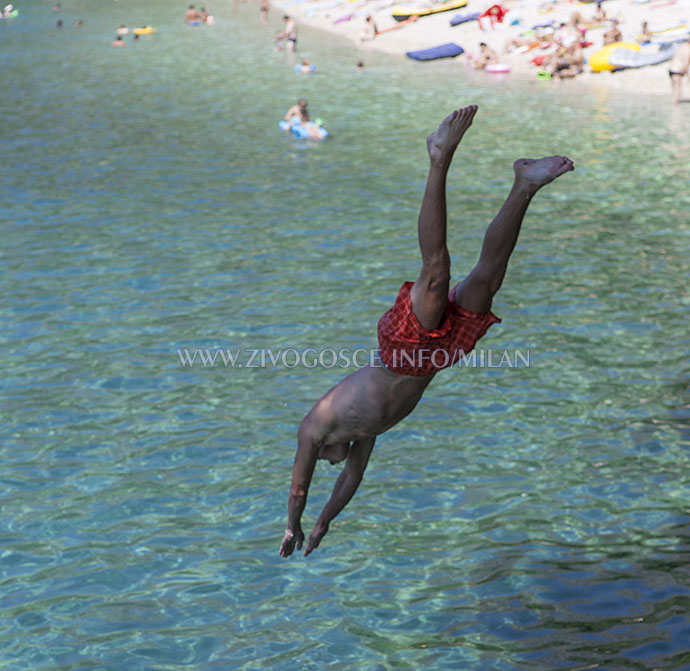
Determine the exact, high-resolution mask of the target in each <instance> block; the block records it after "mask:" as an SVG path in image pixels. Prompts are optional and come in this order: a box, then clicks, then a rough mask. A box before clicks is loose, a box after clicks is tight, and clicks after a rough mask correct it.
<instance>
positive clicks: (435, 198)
mask: <svg viewBox="0 0 690 671" xmlns="http://www.w3.org/2000/svg"><path fill="white" fill-rule="evenodd" d="M476 111H477V107H476V105H470V106H468V107H465V108H462V109H459V110H456V111H454V112H453V113H452V114H450V115H449V116H448V117H447V118H446V119H444V120H443V122H441V124H440V126H439V128H438V129H437V130H436V131H435V132H434V133H432V134H431V135H430V136H429V137H428V138H427V149H428V151H429V159H430V168H429V177H428V179H427V186H426V191H425V194H424V199H423V201H422V207H421V210H420V214H419V223H418V226H419V243H420V248H421V252H422V261H423V264H422V270H421V273H420V276H419V278H418V279H417V281H416V282H415V283H414V285H413V286H412V287H411V289H410V288H409V287H407V286H405V285H403V289H401V293H400V295H399V297H398V300H397V301H396V305H395V306H394V308H392V309H391V311H389V313H392V312H393V310H394V309H395V308H398V309H399V310H404V309H405V306H407V309H408V310H411V311H412V312H413V313H414V314H413V315H412V314H409V315H408V320H409V322H410V324H411V325H412V327H413V328H416V329H417V330H418V331H419V332H420V333H421V334H422V335H423V336H427V335H428V336H429V337H431V338H435V337H437V336H440V335H441V334H445V335H446V336H448V335H452V334H451V333H449V332H448V328H445V325H446V322H449V320H448V314H449V313H452V316H453V318H454V319H459V320H460V322H453V323H456V324H457V323H461V322H462V319H465V320H466V321H470V320H472V319H476V320H486V321H487V323H488V324H489V325H490V323H492V321H493V322H495V321H498V320H497V319H496V318H495V317H494V318H493V320H489V319H488V318H487V317H486V316H487V315H491V313H490V308H491V301H492V298H493V295H494V294H495V293H496V291H498V288H499V287H500V285H501V282H502V280H503V276H504V274H505V271H506V266H507V263H508V258H509V256H510V254H511V252H512V250H513V248H514V246H515V243H516V241H517V236H518V233H519V229H520V224H521V222H522V218H523V216H524V214H525V211H526V210H527V206H528V204H529V202H530V200H531V198H532V196H533V195H534V194H535V193H536V192H537V190H538V189H539V188H541V187H542V186H544V185H545V184H548V183H549V182H551V181H552V180H554V179H555V178H556V177H558V176H559V175H562V174H563V173H565V172H567V171H569V170H572V169H573V164H572V162H571V161H570V160H569V159H567V158H565V157H563V156H551V157H547V158H543V159H539V160H533V159H518V160H517V161H515V163H514V164H513V167H514V171H515V183H514V185H513V188H512V190H511V192H510V194H509V196H508V199H507V200H506V202H505V204H504V205H503V207H502V208H501V210H500V211H499V213H498V215H497V216H496V218H495V219H494V221H493V222H492V223H491V225H490V226H489V228H488V229H487V233H486V237H485V240H484V245H483V248H482V253H481V255H480V259H479V262H478V263H477V265H476V266H475V268H474V269H473V270H472V271H471V272H470V273H469V275H468V276H467V277H466V278H465V279H464V280H463V281H462V282H460V283H458V284H457V285H456V286H455V287H454V288H453V290H452V291H451V292H450V295H449V292H448V287H449V279H450V257H449V255H448V251H447V248H446V204H445V179H446V174H447V172H448V168H449V167H450V164H451V161H452V159H453V155H454V152H455V149H456V147H457V145H458V143H459V142H460V140H461V139H462V137H463V135H464V133H465V132H466V131H467V129H468V128H469V127H470V126H471V124H472V120H473V119H474V115H475V113H476ZM451 297H452V298H451ZM401 306H402V307H401ZM389 313H386V315H388V314H389ZM386 315H384V317H383V318H382V322H381V323H383V321H384V319H385V318H386ZM398 316H399V315H398V313H396V314H395V318H396V319H397V318H398ZM491 317H493V315H491ZM381 323H380V325H379V326H380V327H381ZM396 324H397V322H396ZM410 324H408V326H409V325H410ZM485 330H486V329H485V328H484V330H481V329H480V331H481V335H483V333H484V331H485ZM381 333H382V331H381V328H380V330H379V337H380V342H381ZM481 335H479V336H478V337H481ZM477 339H478V338H477ZM439 342H440V341H439ZM471 346H474V343H473V342H472V343H471ZM389 349H390V348H389ZM382 352H383V349H382ZM388 354H389V355H390V351H388ZM393 361H395V356H394V357H393ZM389 363H391V360H390V358H389ZM393 367H394V364H392V365H389V366H388V367H378V366H367V367H365V368H362V369H360V370H357V371H356V372H354V373H352V374H351V375H348V376H347V377H346V378H345V379H344V380H342V381H341V382H340V383H338V384H337V385H336V386H335V387H333V388H332V389H330V390H329V391H328V392H327V393H326V394H325V395H324V396H323V397H322V398H321V399H319V401H317V403H316V404H315V405H314V407H313V408H312V410H311V411H310V412H309V414H308V415H307V416H306V417H305V418H304V419H303V420H302V423H301V424H300V428H299V432H298V447H297V454H296V456H295V464H294V469H293V478H292V484H291V487H290V495H289V499H288V521H287V525H286V530H285V534H284V536H283V540H282V543H281V546H280V555H281V556H283V557H289V556H290V555H291V554H292V552H293V551H294V549H295V547H297V549H298V550H299V549H301V547H302V543H303V541H304V533H303V532H302V528H301V516H302V512H303V510H304V507H305V505H306V500H307V492H308V489H309V485H310V482H311V478H312V474H313V472H314V467H315V465H316V461H317V459H327V460H329V461H330V462H331V463H338V462H340V461H343V460H345V459H347V461H346V464H345V468H344V469H343V471H342V472H341V474H340V476H339V477H338V480H337V482H336V485H335V487H334V490H333V493H332V495H331V498H330V499H329V501H328V502H327V503H326V505H325V506H324V509H323V510H322V512H321V515H320V516H319V518H318V520H317V522H316V525H315V527H314V530H313V531H312V533H311V535H310V536H309V541H308V543H307V547H306V549H305V552H304V554H305V555H307V554H309V553H310V552H312V551H313V550H314V549H315V548H316V547H318V545H319V543H320V542H321V540H322V539H323V537H324V536H325V535H326V533H327V531H328V527H329V524H330V522H331V520H332V519H333V518H334V517H335V516H336V515H337V514H338V513H339V512H340V511H341V510H342V508H343V507H344V506H345V505H346V504H347V503H348V502H349V500H350V499H351V498H352V496H353V495H354V493H355V491H356V489H357V487H358V485H359V483H360V481H361V479H362V475H363V473H364V469H365V468H366V466H367V463H368V460H369V456H370V454H371V451H372V449H373V447H374V442H375V440H376V437H377V436H378V435H380V434H381V433H384V432H385V431H387V430H388V429H390V428H391V427H393V426H395V425H396V424H397V423H398V422H400V421H401V420H402V419H404V418H405V417H406V416H407V415H409V414H410V413H411V412H412V410H414V408H415V407H416V405H417V403H418V402H419V400H420V399H421V397H422V394H423V393H424V391H425V389H426V388H427V387H428V385H429V383H430V382H431V380H432V379H433V377H434V375H435V370H431V372H429V373H428V374H426V370H424V371H422V373H424V374H421V373H420V371H418V370H411V371H408V374H400V373H398V372H394V370H393ZM427 368H428V366H427Z"/></svg>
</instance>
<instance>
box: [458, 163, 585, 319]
mask: <svg viewBox="0 0 690 671" xmlns="http://www.w3.org/2000/svg"><path fill="white" fill-rule="evenodd" d="M513 169H514V170H515V182H514V184H513V188H512V189H511V191H510V194H509V195H508V198H507V199H506V201H505V203H503V206H502V207H501V209H500V210H499V212H498V214H497V215H496V217H495V219H494V220H493V221H492V222H491V224H490V225H489V228H487V230H486V234H485V235H484V244H483V245H482V251H481V254H480V256H479V262H478V263H477V265H476V266H475V267H474V268H473V269H472V271H471V272H470V274H469V275H468V276H467V277H466V278H465V279H464V280H463V281H462V282H460V283H458V284H457V285H456V286H455V288H454V298H455V302H456V303H457V304H458V305H460V306H461V307H463V308H465V309H466V310H472V311H473V312H488V310H490V309H491V300H492V299H493V297H494V294H495V293H496V292H497V291H498V290H499V289H500V287H501V283H502V282H503V277H504V276H505V274H506V269H507V267H508V259H509V258H510V255H511V253H512V251H513V249H514V248H515V243H516V242H517V239H518V234H519V233H520V225H521V224H522V219H523V217H524V216H525V212H527V207H528V206H529V204H530V202H531V200H532V198H533V196H534V194H535V193H536V192H537V191H538V190H539V189H540V188H541V187H542V186H544V185H545V184H548V183H549V182H551V181H553V180H554V179H556V177H559V176H560V175H562V174H563V173H565V172H568V171H569V170H573V169H574V167H573V162H572V161H571V160H570V159H569V158H566V157H565V156H549V157H547V158H541V159H538V160H535V159H530V158H520V159H518V160H517V161H515V163H514V164H513Z"/></svg>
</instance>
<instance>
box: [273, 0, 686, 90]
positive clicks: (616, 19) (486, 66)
mask: <svg viewBox="0 0 690 671" xmlns="http://www.w3.org/2000/svg"><path fill="white" fill-rule="evenodd" d="M393 2H394V0H282V1H280V0H275V1H274V6H275V7H276V9H278V11H280V12H281V14H284V13H289V14H290V16H291V21H292V20H293V18H295V19H296V20H297V22H298V23H302V22H304V23H306V24H309V25H313V26H315V27H318V28H321V29H325V30H328V31H332V32H337V33H339V34H341V35H342V36H344V37H346V38H348V39H351V40H352V41H353V42H355V43H356V45H357V49H358V50H360V51H362V52H366V51H368V50H374V51H383V52H387V53H396V54H401V55H402V54H407V55H409V56H410V57H413V58H419V59H420V60H432V59H434V58H444V57H454V58H456V60H458V61H459V62H460V63H462V64H463V65H464V66H465V67H467V68H469V69H474V70H486V71H487V72H488V73H490V74H492V75H494V76H495V75H497V74H501V75H503V76H506V75H507V73H509V72H513V73H519V74H521V75H525V74H527V75H529V76H534V77H537V78H538V79H540V80H549V79H553V80H564V79H574V78H580V79H587V78H588V77H589V76H590V75H593V74H601V73H614V74H615V75H616V76H615V77H613V78H608V77H606V76H603V77H599V78H598V82H599V83H604V80H605V84H607V85H609V86H611V87H612V88H628V89H629V90H631V91H638V92H639V91H644V92H646V93H663V94H664V95H667V96H669V97H671V99H672V101H673V102H678V101H679V100H680V98H681V85H682V80H683V78H684V77H687V75H688V69H689V65H690V41H689V40H690V0H645V1H642V2H641V1H640V0H601V1H599V2H574V1H572V0H549V1H547V2H544V1H537V0H509V1H507V2H505V3H500V4H497V3H492V2H491V0H483V1H481V2H480V1H478V0H457V1H456V2H453V1H452V0H451V1H449V2H445V3H443V2H435V3H434V2H426V1H425V0H409V3H410V4H409V5H407V6H404V5H399V4H397V5H394V4H393ZM671 92H672V95H671Z"/></svg>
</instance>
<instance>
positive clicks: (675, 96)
mask: <svg viewBox="0 0 690 671" xmlns="http://www.w3.org/2000/svg"><path fill="white" fill-rule="evenodd" d="M682 85H683V75H678V74H675V73H674V74H672V75H671V103H672V104H673V105H677V104H678V102H679V101H680V92H681V89H682Z"/></svg>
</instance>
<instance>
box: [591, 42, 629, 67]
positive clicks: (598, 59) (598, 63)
mask: <svg viewBox="0 0 690 671" xmlns="http://www.w3.org/2000/svg"><path fill="white" fill-rule="evenodd" d="M618 49H620V50H627V51H639V50H640V45H639V44H638V43H637V42H614V43H613V44H607V45H606V46H605V47H604V48H603V49H599V51H595V52H594V53H593V54H592V55H591V56H590V57H589V67H590V68H592V70H593V71H594V72H603V71H605V70H616V69H617V68H618V67H620V66H616V65H614V64H613V63H611V54H612V53H613V52H614V51H617V50H618Z"/></svg>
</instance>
